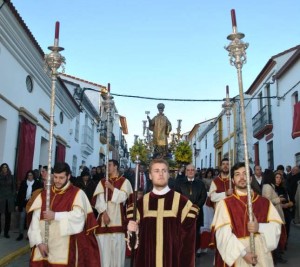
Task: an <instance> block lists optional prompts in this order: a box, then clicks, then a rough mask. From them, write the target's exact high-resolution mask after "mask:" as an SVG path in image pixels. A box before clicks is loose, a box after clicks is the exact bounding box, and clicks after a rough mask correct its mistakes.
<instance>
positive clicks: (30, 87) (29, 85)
mask: <svg viewBox="0 0 300 267" xmlns="http://www.w3.org/2000/svg"><path fill="white" fill-rule="evenodd" d="M26 88H27V91H28V92H29V93H31V92H32V90H33V81H32V78H31V77H30V75H27V77H26Z"/></svg>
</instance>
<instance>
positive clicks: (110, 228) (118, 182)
mask: <svg viewBox="0 0 300 267" xmlns="http://www.w3.org/2000/svg"><path fill="white" fill-rule="evenodd" d="M125 180H126V178H125V177H118V178H117V179H109V182H110V183H111V184H112V185H113V186H114V187H115V188H117V189H121V187H122V185H123V183H124V182H125ZM105 182H106V179H105V178H104V179H101V180H100V183H102V186H103V188H104V198H105V196H106V190H105ZM107 195H108V197H107V201H111V199H112V195H113V192H112V191H111V190H110V189H108V194H107ZM96 198H97V195H96V196H94V198H93V203H96ZM119 208H120V216H121V220H122V222H121V224H120V225H110V224H109V225H107V226H105V225H103V223H102V214H100V216H99V217H98V225H99V227H98V228H97V229H96V234H97V235H99V234H108V233H109V234H112V233H124V234H125V232H126V226H127V224H126V221H125V220H126V215H125V208H124V204H123V203H120V204H119Z"/></svg>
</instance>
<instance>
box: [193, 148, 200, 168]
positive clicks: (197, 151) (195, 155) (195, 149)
mask: <svg viewBox="0 0 300 267" xmlns="http://www.w3.org/2000/svg"><path fill="white" fill-rule="evenodd" d="M193 147H194V158H195V168H196V167H197V163H196V159H197V157H198V155H199V152H200V149H199V148H197V144H196V142H194V144H193Z"/></svg>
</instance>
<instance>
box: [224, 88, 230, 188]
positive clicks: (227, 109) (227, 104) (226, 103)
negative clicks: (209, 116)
mask: <svg viewBox="0 0 300 267" xmlns="http://www.w3.org/2000/svg"><path fill="white" fill-rule="evenodd" d="M222 108H223V109H224V113H225V115H226V117H227V135H228V163H229V174H228V177H229V189H232V182H231V173H230V171H231V153H230V151H231V137H230V116H231V109H232V103H231V101H230V98H229V86H228V85H227V86H226V99H225V101H224V103H223V105H222Z"/></svg>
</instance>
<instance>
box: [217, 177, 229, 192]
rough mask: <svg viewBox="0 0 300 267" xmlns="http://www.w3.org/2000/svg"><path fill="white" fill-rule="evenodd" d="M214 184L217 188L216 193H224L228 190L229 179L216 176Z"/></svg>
mask: <svg viewBox="0 0 300 267" xmlns="http://www.w3.org/2000/svg"><path fill="white" fill-rule="evenodd" d="M214 183H215V185H216V187H217V190H216V193H222V192H226V191H227V190H228V189H229V179H227V178H226V179H223V178H222V177H221V176H218V177H216V178H215V179H214Z"/></svg>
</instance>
